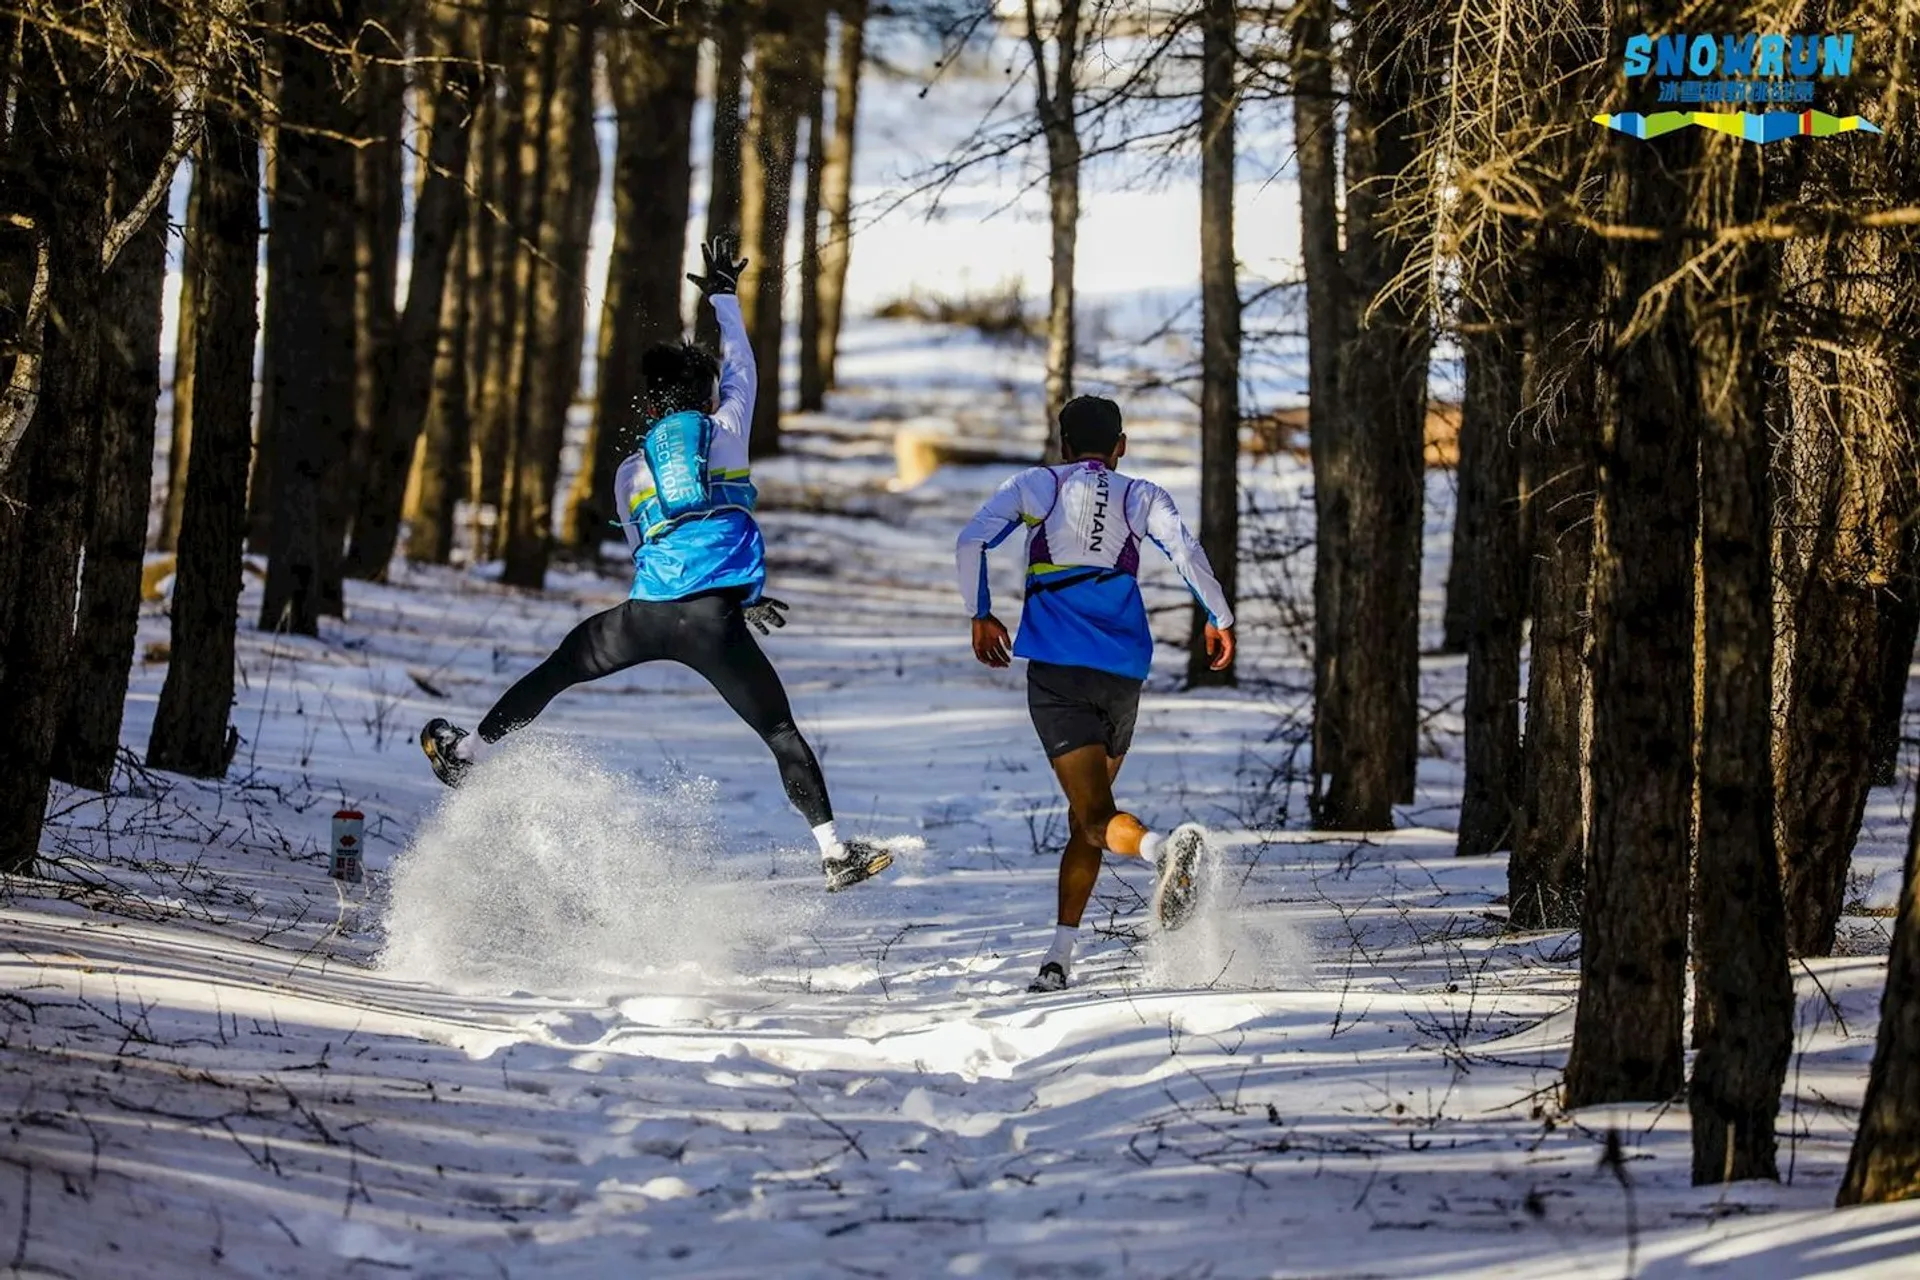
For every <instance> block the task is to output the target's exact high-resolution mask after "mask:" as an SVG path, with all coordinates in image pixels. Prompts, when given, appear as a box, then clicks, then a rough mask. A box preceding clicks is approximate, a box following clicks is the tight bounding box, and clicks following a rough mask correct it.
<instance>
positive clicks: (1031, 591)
mask: <svg viewBox="0 0 1920 1280" xmlns="http://www.w3.org/2000/svg"><path fill="white" fill-rule="evenodd" d="M1132 576H1133V575H1132V574H1130V573H1128V572H1127V571H1126V570H1124V569H1093V570H1092V572H1090V573H1082V574H1077V575H1075V576H1074V577H1071V578H1069V577H1064V576H1063V577H1058V578H1046V579H1043V580H1041V581H1039V582H1035V581H1033V580H1032V579H1028V581H1027V594H1028V595H1029V596H1037V595H1043V594H1045V593H1046V592H1049V591H1064V590H1065V589H1066V588H1068V587H1077V586H1079V585H1080V584H1081V583H1083V582H1107V581H1110V580H1111V579H1114V578H1131V577H1132Z"/></svg>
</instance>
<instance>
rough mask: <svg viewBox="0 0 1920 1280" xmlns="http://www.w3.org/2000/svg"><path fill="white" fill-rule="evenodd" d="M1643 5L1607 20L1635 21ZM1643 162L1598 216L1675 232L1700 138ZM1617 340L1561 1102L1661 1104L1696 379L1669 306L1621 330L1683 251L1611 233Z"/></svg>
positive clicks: (1677, 950) (1676, 924)
mask: <svg viewBox="0 0 1920 1280" xmlns="http://www.w3.org/2000/svg"><path fill="white" fill-rule="evenodd" d="M1641 16H1643V15H1641V14H1639V13H1637V12H1635V11H1633V10H1632V9H1631V8H1629V9H1628V10H1627V11H1625V12H1624V13H1622V14H1621V15H1619V16H1618V17H1617V18H1616V23H1625V24H1626V25H1627V28H1628V29H1629V30H1632V31H1638V30H1640V29H1641V28H1640V27H1639V26H1637V25H1634V23H1635V20H1636V19H1638V18H1640V17H1641ZM1665 141H1668V142H1671V143H1673V144H1674V145H1673V146H1671V147H1668V148H1666V150H1665V151H1664V152H1663V156H1664V157H1665V159H1666V163H1665V164H1664V165H1661V166H1649V165H1645V164H1640V163H1637V162H1636V160H1637V159H1643V158H1644V156H1643V154H1642V153H1641V152H1639V151H1637V150H1634V148H1636V147H1638V146H1639V144H1638V143H1637V142H1636V141H1634V140H1631V139H1625V140H1615V141H1612V142H1610V143H1608V144H1605V145H1606V147H1607V150H1608V151H1609V153H1610V155H1611V161H1612V163H1613V164H1614V165H1615V166H1616V167H1615V168H1614V171H1613V174H1612V177H1611V198H1610V200H1609V202H1608V208H1607V211H1606V212H1607V216H1608V220H1609V221H1612V222H1618V223H1627V224H1631V225H1634V226H1673V225H1679V224H1681V223H1683V222H1685V220H1686V219H1687V217H1688V213H1689V203H1688V202H1689V198H1690V196H1691V188H1692V177H1691V175H1692V174H1693V172H1694V171H1695V169H1696V168H1697V160H1698V156H1699V139H1698V137H1697V136H1696V135H1695V134H1691V133H1688V134H1684V135H1676V136H1675V137H1673V138H1669V139H1665ZM1609 249H1610V254H1609V289H1608V294H1607V305H1608V307H1609V313H1610V324H1611V331H1610V334H1609V342H1610V344H1611V347H1612V350H1611V352H1610V354H1609V359H1608V360H1607V362H1606V370H1607V374H1608V376H1607V378H1606V380H1605V382H1604V383H1603V392H1604V396H1603V408H1602V415H1601V423H1602V438H1601V447H1600V465H1599V490H1600V493H1599V501H1598V503H1597V505H1596V509H1595V517H1594V519H1595V524H1596V527H1597V533H1596V539H1595V550H1594V579H1593V629H1594V643H1593V746H1592V756H1591V760H1592V764H1591V770H1592V786H1593V799H1592V813H1593V824H1592V834H1591V842H1590V845H1589V848H1588V853H1587V882H1586V895H1585V904H1584V911H1583V913H1582V917H1581V931H1580V1002H1579V1006H1578V1009H1577V1011H1576V1014H1575V1022H1574V1035H1573V1050H1572V1053H1571V1055H1570V1057H1569V1059H1568V1062H1567V1076H1566V1089H1567V1105H1568V1106H1569V1107H1585V1106H1592V1105H1594V1104H1596V1103H1603V1102H1626V1101H1657V1100H1661V1099H1666V1098H1671V1097H1673V1096H1674V1094H1675V1093H1676V1092H1677V1091H1678V1090H1679V1088H1680V1085H1681V1084H1682V1079H1683V1078H1682V1063H1681V1023H1682V1010H1683V1007H1684V1004H1685V997H1686V962H1687V908H1686V904H1687V856H1688V836H1689V833H1690V831H1691V828H1692V820H1693V769H1692V757H1693V714H1692V706H1693V698H1692V693H1693V588H1694V563H1693V546H1694V537H1695V533H1696V525H1697V520H1696V513H1697V511H1698V509H1699V508H1698V489H1697V483H1696V479H1695V473H1694V467H1695V452H1696V449H1695V443H1696V438H1697V425H1698V412H1699V409H1698V403H1699V386H1698V382H1697V374H1696V371H1695V367H1694V360H1693V343H1694V339H1693V336H1692V335H1691V334H1690V333H1688V332H1687V326H1686V317H1685V316H1684V314H1682V311H1681V308H1679V307H1678V306H1671V305H1670V306H1667V307H1665V308H1663V309H1662V312H1661V314H1660V315H1659V316H1658V318H1657V319H1655V320H1654V321H1653V322H1652V324H1651V327H1650V328H1648V329H1647V330H1645V331H1643V332H1640V333H1637V334H1636V333H1635V332H1633V331H1632V330H1631V328H1630V323H1631V320H1632V317H1633V313H1634V310H1635V308H1636V306H1637V305H1638V304H1639V302H1640V301H1641V299H1642V298H1643V297H1645V296H1646V295H1647V294H1648V293H1649V292H1651V291H1653V290H1654V289H1655V288H1656V287H1657V286H1658V285H1659V284H1660V283H1661V282H1662V281H1664V280H1666V279H1667V278H1668V277H1669V276H1670V275H1671V274H1672V273H1673V272H1674V271H1675V270H1676V269H1677V268H1678V267H1679V265H1680V262H1681V260H1682V258H1681V254H1682V253H1683V250H1681V249H1680V248H1679V246H1677V245H1673V244H1667V243H1649V242H1644V241H1636V242H1630V243H1629V242H1621V241H1615V242H1613V243H1612V244H1611V245H1610V246H1609Z"/></svg>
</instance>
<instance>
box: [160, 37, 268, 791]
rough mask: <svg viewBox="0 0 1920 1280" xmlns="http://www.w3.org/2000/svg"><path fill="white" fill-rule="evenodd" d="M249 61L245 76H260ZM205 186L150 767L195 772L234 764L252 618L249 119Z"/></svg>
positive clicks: (256, 239) (256, 178) (215, 138)
mask: <svg viewBox="0 0 1920 1280" xmlns="http://www.w3.org/2000/svg"><path fill="white" fill-rule="evenodd" d="M250 72H251V69H250V68H244V67H243V68H242V69H241V76H242V77H244V78H243V79H242V83H244V82H245V79H251V74H250ZM195 181H196V184H203V185H204V188H205V189H204V192H203V194H202V197H201V199H202V204H201V211H200V214H201V225H202V226H203V227H204V228H205V232H204V239H203V241H202V252H201V254H200V258H199V265H200V270H201V277H200V280H199V282H198V284H197V285H196V287H195V289H194V295H193V296H194V305H195V307H196V309H197V310H198V312H199V314H198V316H197V317H196V318H195V323H194V334H195V344H196V348H197V349H196V350H195V352H194V367H195V370H196V375H195V376H196V386H195V394H194V402H193V403H194V419H195V421H194V422H193V424H192V430H193V436H194V441H195V446H194V450H193V453H192V456H191V459H190V461H189V464H188V469H187V482H186V494H185V505H184V508H183V510H182V513H181V524H180V548H179V549H180V555H179V560H178V567H177V569H176V570H175V576H174V586H173V611H172V612H173V617H172V655H171V657H170V659H169V661H168V665H167V679H166V683H165V684H163V685H162V686H161V688H160V704H159V706H158V707H157V708H156V709H155V711H154V719H153V736H152V737H151V738H150V739H149V741H148V744H147V763H148V765H150V766H151V767H153V768H155V769H166V770H170V771H172V772H175V773H184V774H188V775H191V776H193V777H200V778H217V777H221V776H223V775H224V774H225V773H226V771H227V765H228V763H229V762H230V761H231V759H232V753H233V742H234V741H235V739H233V738H231V737H230V736H229V735H230V731H229V729H228V721H227V716H228V713H229V711H230V710H231V709H232V706H233V651H234V640H235V632H236V630H237V629H238V626H239V617H240V582H241V571H240V564H241V552H242V549H243V544H244V541H245V536H246V523H247V522H246V512H247V507H246V491H247V461H248V457H247V455H248V453H249V451H250V445H251V443H252V430H251V419H252V414H253V348H254V339H255V336H256V321H255V299H256V280H255V275H256V268H257V264H258V260H259V243H260V214H259V209H260V195H259V188H260V151H259V143H258V140H257V138H256V137H255V135H254V129H253V126H252V123H251V122H250V121H249V120H248V119H247V118H246V117H245V116H244V115H239V114H236V115H233V116H221V115H216V116H214V117H213V118H211V119H210V120H209V121H208V122H207V135H206V137H205V138H204V139H202V141H201V144H200V162H199V165H198V172H197V175H196V179H195Z"/></svg>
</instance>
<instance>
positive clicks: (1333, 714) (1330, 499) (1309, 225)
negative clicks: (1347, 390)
mask: <svg viewBox="0 0 1920 1280" xmlns="http://www.w3.org/2000/svg"><path fill="white" fill-rule="evenodd" d="M1332 32H1333V7H1332V4H1331V0H1306V3H1305V4H1303V5H1302V6H1301V9H1300V17H1299V19H1298V20H1297V22H1296V24H1295V27H1294V32H1293V128H1294V149H1295V153H1296V154H1297V155H1298V156H1299V164H1300V232H1301V261H1302V263H1303V264H1304V266H1305V271H1306V280H1307V440H1308V448H1309V452H1310V454H1311V457H1312V465H1313V520H1314V540H1313V783H1312V786H1311V788H1310V802H1311V804H1312V808H1313V818H1314V825H1315V826H1317V827H1326V826H1328V825H1331V824H1330V823H1329V821H1328V817H1329V815H1328V814H1327V812H1326V808H1325V804H1324V800H1325V797H1324V795H1323V793H1322V782H1323V780H1324V779H1326V778H1327V777H1328V776H1330V775H1338V774H1343V773H1345V772H1346V766H1345V765H1344V763H1343V760H1344V756H1343V749H1344V747H1345V744H1346V737H1347V733H1346V725H1345V721H1344V719H1343V718H1342V715H1341V703H1340V689H1341V677H1342V676H1343V674H1344V671H1343V668H1342V667H1341V666H1340V663H1339V660H1338V653H1337V650H1338V632H1339V625H1338V624H1339V619H1340V603H1341V595H1340V575H1341V573H1342V572H1343V571H1344V569H1345V567H1346V564H1347V522H1348V507H1349V504H1350V502H1351V498H1352V477H1351V474H1350V468H1351V459H1350V454H1351V446H1350V442H1349V441H1348V439H1347V437H1346V434H1345V422H1344V420H1343V419H1342V417H1341V414H1340V353H1341V348H1342V346H1343V344H1344V343H1345V342H1346V340H1347V337H1348V330H1349V329H1350V327H1351V326H1350V325H1349V323H1348V322H1347V319H1346V316H1347V307H1346V288H1347V284H1346V275H1345V272H1344V271H1343V270H1342V269H1341V262H1340V204H1339V186H1340V168H1339V160H1338V156H1337V152H1336V149H1335V148H1336V143H1337V141H1338V132H1337V130H1338V126H1337V124H1336V122H1335V119H1334V95H1333V34H1332Z"/></svg>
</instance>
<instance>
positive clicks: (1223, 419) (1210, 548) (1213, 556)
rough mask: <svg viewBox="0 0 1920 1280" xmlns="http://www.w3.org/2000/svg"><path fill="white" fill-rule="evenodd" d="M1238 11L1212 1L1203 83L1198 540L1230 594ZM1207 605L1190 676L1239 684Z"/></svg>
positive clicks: (1235, 470)
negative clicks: (1214, 655)
mask: <svg viewBox="0 0 1920 1280" xmlns="http://www.w3.org/2000/svg"><path fill="white" fill-rule="evenodd" d="M1238 16H1239V14H1238V10H1237V8H1236V6H1235V5H1234V4H1233V0H1207V4H1206V6H1205V8H1204V9H1203V10H1202V14H1201V22H1202V27H1201V42H1202V50H1201V89H1200V545H1201V546H1202V547H1203V548H1204V549H1205V550H1206V553H1207V559H1208V561H1209V562H1210V563H1211V564H1212V565H1213V572H1214V576H1215V577H1216V578H1218V579H1219V580H1220V589H1221V590H1222V591H1224V592H1225V593H1226V596H1227V599H1228V600H1229V601H1233V600H1235V599H1236V598H1237V597H1238V594H1239V568H1240V287H1239V280H1238V272H1237V266H1236V260H1235V257H1234V246H1233V162H1234V121H1233V117H1234V110H1235V106H1236V100H1237V97H1238V93H1237V91H1236V89H1235V87H1234V65H1235V62H1236V60H1237V49H1236V45H1237V43H1238V31H1237V29H1236V28H1237V23H1238ZM1206 628H1207V611H1206V610H1205V609H1204V608H1201V607H1200V606H1198V605H1196V606H1195V607H1194V609H1193V616H1192V620H1191V625H1190V626H1189V628H1188V634H1187V683H1188V684H1189V685H1225V684H1232V683H1234V674H1233V669H1232V668H1231V667H1228V668H1226V669H1225V670H1222V671H1215V670H1214V669H1213V664H1212V662H1211V661H1210V659H1209V657H1208V654H1207V639H1206Z"/></svg>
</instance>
